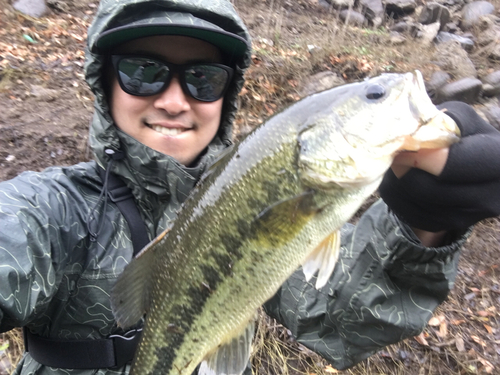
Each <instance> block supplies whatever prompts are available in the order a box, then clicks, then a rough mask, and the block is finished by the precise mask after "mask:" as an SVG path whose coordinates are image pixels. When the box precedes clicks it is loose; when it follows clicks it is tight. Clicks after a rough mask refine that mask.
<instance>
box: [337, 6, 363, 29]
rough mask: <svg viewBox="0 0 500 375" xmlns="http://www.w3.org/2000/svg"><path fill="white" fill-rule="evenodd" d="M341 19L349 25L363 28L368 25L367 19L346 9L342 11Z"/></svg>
mask: <svg viewBox="0 0 500 375" xmlns="http://www.w3.org/2000/svg"><path fill="white" fill-rule="evenodd" d="M339 16H340V19H341V20H342V21H343V22H344V23H345V24H347V25H352V26H363V25H364V24H366V23H367V20H366V18H365V17H364V16H363V15H362V14H361V13H358V12H356V11H354V10H350V9H344V10H341V11H340V14H339Z"/></svg>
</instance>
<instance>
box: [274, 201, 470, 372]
mask: <svg viewBox="0 0 500 375" xmlns="http://www.w3.org/2000/svg"><path fill="white" fill-rule="evenodd" d="M469 233H470V230H469V231H468V232H467V233H465V234H463V233H462V234H459V235H457V236H456V237H458V239H456V240H455V241H453V242H452V243H451V244H450V245H448V246H443V247H439V248H426V247H424V246H422V245H421V244H420V241H419V240H418V239H417V237H416V236H415V235H414V234H413V232H412V231H411V229H410V228H408V227H407V226H405V224H403V223H401V222H400V221H399V220H398V218H397V217H396V216H395V215H394V214H392V213H391V212H390V211H389V209H388V208H387V206H386V205H385V203H384V202H383V201H382V200H379V201H378V202H376V203H375V204H374V205H373V206H372V207H371V208H370V209H369V210H367V211H366V212H365V214H364V215H363V216H362V217H361V219H360V221H359V222H358V224H357V225H356V226H353V225H350V224H346V225H345V226H344V227H343V228H342V247H341V256H340V259H339V261H338V263H337V265H336V268H335V270H334V273H333V275H332V277H331V278H330V281H329V283H328V284H327V285H326V286H325V287H323V288H321V289H320V290H316V289H315V288H314V283H315V280H314V279H313V280H311V281H310V282H306V281H305V279H304V276H303V273H302V271H301V270H300V269H299V270H298V271H296V272H295V273H294V274H293V275H292V276H291V277H290V278H289V279H288V280H287V281H286V282H285V283H284V284H283V286H282V287H281V288H280V289H279V290H278V292H277V293H276V295H275V296H274V297H273V298H272V299H271V300H269V301H268V302H267V303H266V305H265V306H264V308H265V310H266V312H267V313H268V314H269V315H271V316H272V317H274V318H276V319H277V320H278V321H280V322H281V323H282V324H283V325H285V326H286V327H287V328H288V329H290V330H291V331H292V333H293V334H294V336H295V337H296V338H297V341H298V342H300V343H301V344H303V345H305V346H306V347H308V348H310V349H311V350H314V351H315V352H317V353H319V354H320V355H322V356H323V357H324V358H325V359H327V360H328V361H329V362H330V363H332V365H333V366H335V367H336V368H338V369H345V368H347V367H350V366H353V365H355V364H356V363H358V362H360V361H362V360H363V359H365V358H367V357H369V356H370V355H372V354H374V353H376V352H377V351H378V350H380V349H381V348H383V347H384V346H387V345H390V344H393V343H396V342H398V341H401V340H403V339H405V338H407V337H411V336H415V335H418V334H419V333H420V332H421V331H422V330H423V329H424V327H425V325H426V324H427V321H428V320H429V319H430V318H431V316H432V313H433V311H434V310H435V309H436V307H437V306H438V305H439V304H440V303H441V302H443V301H444V299H445V298H446V296H447V295H448V293H449V291H450V289H451V288H452V286H453V283H454V280H455V276H456V272H457V265H458V258H459V249H460V248H461V246H462V244H463V243H464V241H465V240H466V238H467V237H468V235H469Z"/></svg>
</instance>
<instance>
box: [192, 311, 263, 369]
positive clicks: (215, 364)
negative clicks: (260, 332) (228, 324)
mask: <svg viewBox="0 0 500 375" xmlns="http://www.w3.org/2000/svg"><path fill="white" fill-rule="evenodd" d="M254 332H255V322H254V321H253V320H252V322H250V323H249V324H248V325H247V326H246V327H245V329H244V330H243V332H241V333H240V334H239V335H238V336H236V337H233V338H231V339H230V340H229V341H227V342H226V343H224V344H222V345H221V346H220V347H219V348H218V349H217V350H216V351H215V352H212V353H210V354H209V355H207V357H205V359H204V360H203V361H202V362H201V364H200V368H199V370H198V375H222V374H225V375H241V374H242V373H243V371H245V368H246V367H247V364H248V361H249V360H250V353H251V349H252V341H253V336H254Z"/></svg>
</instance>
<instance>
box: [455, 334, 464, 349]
mask: <svg viewBox="0 0 500 375" xmlns="http://www.w3.org/2000/svg"><path fill="white" fill-rule="evenodd" d="M455 345H456V347H457V350H458V351H459V352H465V344H464V339H463V338H461V337H457V338H456V339H455Z"/></svg>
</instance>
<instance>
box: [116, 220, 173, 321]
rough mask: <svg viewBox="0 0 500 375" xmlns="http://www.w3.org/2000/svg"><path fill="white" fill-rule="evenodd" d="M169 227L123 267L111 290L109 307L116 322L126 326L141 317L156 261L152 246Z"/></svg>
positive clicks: (144, 310)
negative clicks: (123, 269) (123, 270)
mask: <svg viewBox="0 0 500 375" xmlns="http://www.w3.org/2000/svg"><path fill="white" fill-rule="evenodd" d="M168 231H169V229H167V230H165V231H164V232H163V233H162V234H160V235H159V236H158V237H156V238H155V239H154V240H153V241H151V242H150V243H149V244H148V245H147V246H146V247H145V248H144V249H143V250H141V252H140V253H139V254H137V256H136V257H135V258H134V259H132V261H131V262H130V264H129V265H128V266H126V267H125V270H126V272H123V273H122V274H121V275H120V277H119V278H118V281H117V282H116V284H115V286H114V287H113V289H112V291H111V309H112V311H113V315H114V317H115V320H116V322H117V323H118V325H119V326H120V327H122V328H128V327H130V326H132V325H134V324H135V323H137V322H138V321H139V319H141V318H142V317H143V316H144V314H145V313H146V312H147V311H148V309H149V305H150V302H151V289H152V287H151V283H152V277H151V275H152V274H153V272H152V270H153V269H154V265H155V263H156V260H155V251H154V249H153V248H152V247H153V246H154V245H155V244H156V243H157V242H159V241H161V240H162V239H163V237H165V235H166V234H167V232H168Z"/></svg>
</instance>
